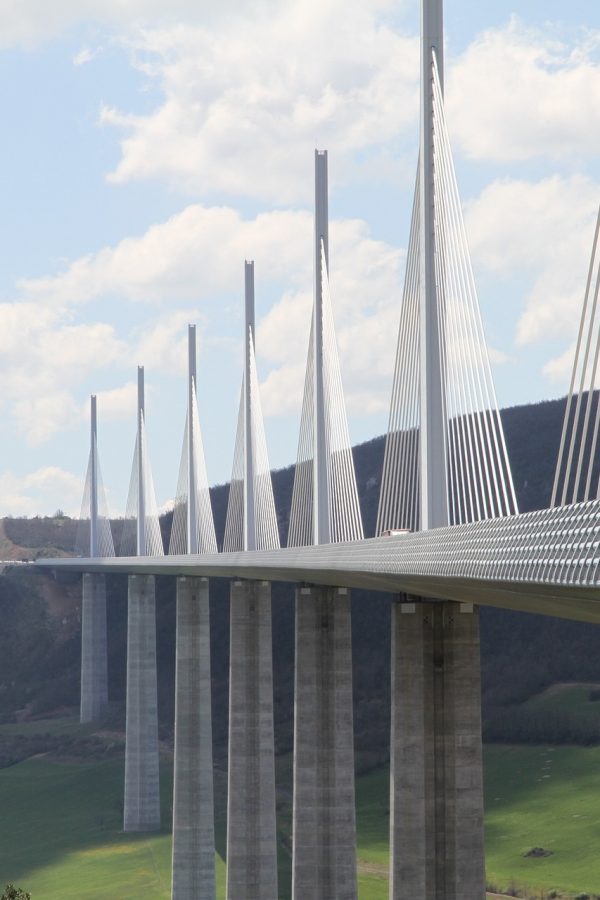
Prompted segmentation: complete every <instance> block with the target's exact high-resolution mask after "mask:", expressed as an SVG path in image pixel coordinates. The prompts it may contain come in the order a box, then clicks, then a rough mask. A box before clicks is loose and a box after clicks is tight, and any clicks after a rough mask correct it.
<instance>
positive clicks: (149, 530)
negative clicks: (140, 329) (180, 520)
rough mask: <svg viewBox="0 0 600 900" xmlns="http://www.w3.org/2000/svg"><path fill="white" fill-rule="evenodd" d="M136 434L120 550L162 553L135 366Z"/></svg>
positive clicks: (142, 393)
mask: <svg viewBox="0 0 600 900" xmlns="http://www.w3.org/2000/svg"><path fill="white" fill-rule="evenodd" d="M137 379H138V381H137V386H138V394H137V396H138V411H137V433H136V439H135V449H134V452H133V465H132V467H131V479H130V481H129V493H128V495H127V507H126V512H125V524H124V526H123V535H122V538H121V553H132V552H133V553H136V554H137V555H138V556H146V555H150V556H162V555H163V553H164V548H163V541H162V535H161V531H160V523H159V521H158V507H157V505H156V494H155V492H154V481H153V478H152V470H151V468H150V457H149V453H148V442H147V438H146V412H145V391H144V367H143V366H138V375H137Z"/></svg>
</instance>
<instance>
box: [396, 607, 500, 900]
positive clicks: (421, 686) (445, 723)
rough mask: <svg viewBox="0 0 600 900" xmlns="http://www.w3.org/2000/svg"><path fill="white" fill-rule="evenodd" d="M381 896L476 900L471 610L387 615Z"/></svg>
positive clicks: (479, 885)
mask: <svg viewBox="0 0 600 900" xmlns="http://www.w3.org/2000/svg"><path fill="white" fill-rule="evenodd" d="M390 757H391V760H390V762H391V772H390V776H391V785H390V848H391V860H390V900H404V898H406V897H419V898H423V900H484V898H485V857H484V836H483V778H482V775H483V767H482V747H481V688H480V666H479V610H478V609H477V607H473V606H472V605H471V604H460V603H449V602H438V603H436V602H427V601H426V602H422V603H421V602H415V603H410V602H401V603H395V604H394V606H393V612H392V729H391V750H390Z"/></svg>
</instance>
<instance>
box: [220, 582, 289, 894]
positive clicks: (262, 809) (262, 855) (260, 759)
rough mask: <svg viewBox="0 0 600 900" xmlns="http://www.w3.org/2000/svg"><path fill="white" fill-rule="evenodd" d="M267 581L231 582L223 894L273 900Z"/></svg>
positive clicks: (274, 868) (274, 844) (274, 867)
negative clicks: (227, 782)
mask: <svg viewBox="0 0 600 900" xmlns="http://www.w3.org/2000/svg"><path fill="white" fill-rule="evenodd" d="M272 660H273V650H272V636H271V585H270V583H269V582H268V581H261V582H256V581H234V582H233V583H232V585H231V636H230V660H229V796H228V803H227V900H275V898H277V896H278V890H277V838H276V818H275V754H274V736H273V661H272Z"/></svg>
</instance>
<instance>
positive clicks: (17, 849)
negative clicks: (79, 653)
mask: <svg viewBox="0 0 600 900" xmlns="http://www.w3.org/2000/svg"><path fill="white" fill-rule="evenodd" d="M582 699H583V695H582ZM73 725H74V723H73ZM31 727H33V726H31ZM38 727H42V728H44V729H47V727H48V726H47V724H46V723H40V724H39V725H38ZM49 727H51V728H53V729H55V730H58V731H63V730H66V731H68V730H69V727H70V723H66V722H64V720H63V722H62V723H61V722H55V723H54V724H53V725H51V726H49ZM71 727H73V726H71ZM3 728H4V729H6V728H10V729H11V730H12V727H11V726H4V727H3ZM3 728H0V732H1V731H2V730H3ZM485 779H486V839H487V870H488V881H489V882H490V883H491V884H493V885H494V886H495V887H496V889H498V890H505V889H507V888H509V887H510V886H511V885H519V886H527V887H528V888H529V889H530V890H531V891H533V890H534V889H537V890H538V891H539V890H540V889H541V888H545V889H546V890H548V889H550V888H557V889H560V890H564V891H565V892H571V894H575V893H577V892H579V891H581V892H583V891H587V892H590V893H600V855H599V854H598V852H597V848H598V847H599V846H600V808H599V805H598V799H597V798H598V796H600V747H594V748H576V747H561V748H551V747H550V748H549V747H502V746H490V747H487V748H486V750H485ZM122 791H123V763H122V760H120V759H119V760H115V759H106V760H96V761H85V762H59V761H53V760H50V759H49V758H47V757H37V758H32V759H29V760H27V761H25V762H22V763H19V764H18V765H14V766H10V767H8V768H5V769H0V884H4V883H6V882H7V881H14V882H15V883H17V884H20V885H22V886H23V887H24V888H26V889H27V890H29V891H31V893H32V896H33V900H75V898H77V900H106V898H108V897H119V900H154V898H164V900H168V898H169V896H170V856H171V838H170V834H169V833H168V831H167V830H165V831H164V832H162V833H160V834H156V835H125V834H123V833H122V832H121V827H122V826H121V817H122ZM216 793H217V794H220V793H223V785H222V784H221V785H219V779H217V791H216ZM162 794H163V813H164V819H165V821H168V819H169V816H170V810H171V772H170V766H169V765H168V764H166V765H165V766H164V768H163V772H162ZM356 796H357V810H358V812H357V828H358V866H359V897H360V898H361V900H387V892H388V886H387V865H388V773H387V771H385V770H378V771H375V772H371V773H369V774H368V775H364V776H362V777H360V778H359V779H358V780H357V787H356ZM217 807H218V808H217V823H216V824H217V848H218V850H219V854H220V855H219V857H218V864H217V874H218V897H219V898H223V897H224V889H225V866H224V863H223V859H222V856H223V851H224V843H225V822H224V810H223V803H222V802H219V801H218V802H217ZM280 813H281V808H280ZM282 818H287V814H284V815H283V816H282ZM282 830H283V831H284V833H287V825H285V823H284V828H283V829H282ZM288 846H289V844H288ZM532 847H543V848H545V849H547V850H551V851H552V856H548V857H543V858H539V859H537V858H531V857H526V856H525V855H524V854H526V853H527V852H528V851H529V850H530V849H531V848H532ZM280 877H281V884H282V890H281V897H283V898H285V897H287V896H289V880H290V860H289V853H287V852H286V851H285V850H284V849H283V848H282V850H281V854H280Z"/></svg>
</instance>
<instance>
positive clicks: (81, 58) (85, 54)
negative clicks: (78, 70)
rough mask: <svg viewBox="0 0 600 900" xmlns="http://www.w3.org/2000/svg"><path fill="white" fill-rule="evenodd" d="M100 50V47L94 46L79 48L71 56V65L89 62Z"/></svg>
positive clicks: (81, 64) (82, 64) (83, 64)
mask: <svg viewBox="0 0 600 900" xmlns="http://www.w3.org/2000/svg"><path fill="white" fill-rule="evenodd" d="M101 52H102V48H101V47H96V48H94V49H93V50H92V49H91V47H82V48H81V50H80V51H79V52H78V53H76V54H75V56H74V57H73V65H74V66H85V65H87V63H89V62H91V61H92V60H93V59H95V58H96V57H97V56H99V54H100V53H101Z"/></svg>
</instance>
